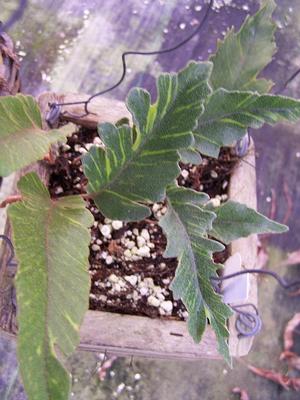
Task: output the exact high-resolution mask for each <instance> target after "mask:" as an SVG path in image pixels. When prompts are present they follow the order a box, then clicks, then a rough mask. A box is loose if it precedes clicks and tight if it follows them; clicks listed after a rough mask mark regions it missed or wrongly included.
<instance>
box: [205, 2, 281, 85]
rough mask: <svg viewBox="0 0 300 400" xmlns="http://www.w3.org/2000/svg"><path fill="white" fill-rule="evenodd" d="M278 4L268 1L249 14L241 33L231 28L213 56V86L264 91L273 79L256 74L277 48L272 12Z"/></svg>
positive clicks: (266, 63)
mask: <svg viewBox="0 0 300 400" xmlns="http://www.w3.org/2000/svg"><path fill="white" fill-rule="evenodd" d="M275 7H276V5H275V2H274V1H273V0H267V1H266V2H264V5H263V6H262V7H261V9H260V10H259V11H258V12H257V13H256V14H255V15H254V16H252V17H248V18H247V19H246V20H245V22H244V23H243V25H242V27H241V29H240V31H239V32H237V33H235V32H234V30H233V29H231V30H230V31H229V32H228V34H227V35H226V37H225V39H224V41H219V42H218V49H217V52H216V54H215V55H214V56H212V57H211V61H212V62H213V65H214V66H213V71H212V75H211V83H212V86H213V88H214V89H218V88H225V89H228V90H243V91H247V90H251V91H258V92H260V93H265V92H268V91H269V90H270V88H271V87H272V82H271V81H267V80H265V79H257V75H258V74H259V73H260V72H261V71H262V70H263V68H265V67H266V65H268V64H269V62H271V60H272V56H273V54H274V53H275V51H276V43H275V37H274V33H275V29H276V25H275V23H274V22H273V21H272V14H273V11H274V9H275Z"/></svg>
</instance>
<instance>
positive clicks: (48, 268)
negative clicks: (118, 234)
mask: <svg viewBox="0 0 300 400" xmlns="http://www.w3.org/2000/svg"><path fill="white" fill-rule="evenodd" d="M18 187H19V189H20V191H21V194H22V199H23V200H22V201H21V202H18V203H15V204H12V205H10V207H9V210H8V213H9V217H10V221H11V222H12V227H13V242H14V246H15V249H16V256H17V259H18V261H19V269H18V273H17V277H16V290H17V302H18V323H19V334H18V356H19V363H20V370H21V374H22V379H23V383H24V386H25V388H26V393H27V395H28V397H29V398H30V399H39V400H53V399H55V400H65V399H67V398H68V394H69V389H70V377H69V374H68V372H67V371H66V370H65V369H64V367H63V365H62V364H61V363H60V362H59V361H58V359H57V355H56V351H55V349H54V346H55V347H56V348H57V349H59V351H60V352H61V353H62V354H64V355H66V356H67V355H70V354H71V353H72V352H73V350H74V349H75V346H76V345H77V344H78V341H79V327H80V324H81V322H82V319H83V316H84V313H85V311H86V310H87V308H88V296H89V289H90V280H89V274H88V255H89V242H90V234H89V231H88V229H87V228H88V227H89V226H91V225H92V223H93V218H92V215H91V214H90V212H89V211H88V210H87V209H86V208H85V203H84V201H83V200H82V199H81V198H80V197H79V196H69V197H65V198H62V199H59V200H56V201H54V200H51V199H50V196H49V193H48V191H47V189H46V187H45V186H44V185H43V183H42V182H41V181H40V179H39V178H38V176H37V175H36V174H35V173H30V174H28V175H25V176H24V177H23V178H21V180H20V181H19V184H18Z"/></svg>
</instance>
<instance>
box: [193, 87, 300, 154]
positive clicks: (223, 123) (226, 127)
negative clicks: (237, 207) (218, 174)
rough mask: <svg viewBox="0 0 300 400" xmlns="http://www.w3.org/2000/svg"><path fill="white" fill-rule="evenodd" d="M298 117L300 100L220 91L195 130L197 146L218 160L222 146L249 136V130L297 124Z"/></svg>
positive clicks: (216, 92) (202, 151)
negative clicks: (246, 135)
mask: <svg viewBox="0 0 300 400" xmlns="http://www.w3.org/2000/svg"><path fill="white" fill-rule="evenodd" d="M299 118H300V101H299V100H295V99H292V98H289V97H284V96H275V95H269V94H266V95H259V94H257V93H253V92H239V91H234V92H229V91H227V90H225V89H218V90H216V91H215V92H214V93H213V94H212V95H211V96H210V98H209V100H208V102H207V104H206V107H205V111H204V113H203V114H202V115H201V117H200V118H199V121H198V126H197V128H196V129H195V130H194V137H195V147H196V148H197V149H198V150H199V151H201V153H204V154H207V155H209V156H211V157H217V156H218V154H219V151H220V147H222V146H231V145H233V144H234V143H235V142H236V141H237V140H239V139H241V138H242V137H243V136H244V135H245V134H246V133H247V128H255V129H257V128H260V127H261V126H262V125H263V124H264V123H268V124H271V125H273V124H276V123H277V122H283V121H290V122H296V121H297V120H298V119H299Z"/></svg>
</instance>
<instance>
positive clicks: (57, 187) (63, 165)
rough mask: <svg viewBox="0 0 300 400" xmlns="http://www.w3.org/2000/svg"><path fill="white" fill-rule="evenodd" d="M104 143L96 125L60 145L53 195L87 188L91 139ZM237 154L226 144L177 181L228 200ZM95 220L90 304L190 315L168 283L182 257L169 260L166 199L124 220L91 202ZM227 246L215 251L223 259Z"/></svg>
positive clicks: (106, 308) (184, 166)
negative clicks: (136, 218)
mask: <svg viewBox="0 0 300 400" xmlns="http://www.w3.org/2000/svg"><path fill="white" fill-rule="evenodd" d="M93 143H94V144H96V145H98V146H101V141H100V140H99V137H98V134H97V132H96V130H87V129H80V130H79V131H78V132H76V133H74V134H73V135H72V136H71V137H70V138H69V139H68V141H67V144H66V145H62V146H61V147H60V148H59V152H58V155H57V157H56V161H55V164H54V165H53V166H52V167H51V174H50V181H49V190H50V193H51V196H52V197H61V196H66V195H71V194H80V193H84V192H85V187H86V184H87V180H86V178H85V177H84V175H83V172H82V167H81V156H82V154H83V153H85V152H86V151H87V150H88V149H89V148H90V147H91V145H92V144H93ZM237 161H238V158H237V157H236V156H235V154H234V152H233V150H231V149H230V148H223V149H222V150H221V152H220V156H219V158H218V159H217V160H216V159H213V158H210V157H203V163H202V164H201V165H199V166H196V165H191V164H182V163H181V165H180V166H181V170H182V172H181V175H180V176H179V178H178V184H179V185H182V186H185V187H189V188H193V189H195V190H197V191H202V192H206V193H207V194H208V195H209V196H210V197H211V198H215V200H216V201H217V202H220V201H221V202H222V201H225V200H226V199H227V190H228V183H229V180H230V175H231V174H232V171H233V169H234V168H235V166H236V163H237ZM87 207H88V208H89V210H90V211H91V212H92V214H93V216H94V219H95V223H94V225H93V227H92V228H91V245H90V256H89V261H90V276H91V282H92V284H91V291H90V309H92V310H101V311H110V312H118V313H123V314H135V315H146V316H149V317H158V316H163V317H165V318H176V319H178V318H179V319H186V318H187V312H186V309H185V307H184V305H183V304H182V302H181V301H178V300H176V301H174V299H173V296H172V291H171V290H170V288H169V285H170V283H171V281H172V279H173V277H174V274H175V270H176V267H177V260H176V259H174V258H169V259H166V258H164V257H163V252H164V250H165V248H166V242H167V241H166V237H165V235H164V234H163V232H162V229H161V228H160V227H159V225H158V220H159V218H160V217H161V216H163V215H164V213H165V212H166V207H165V205H164V204H162V203H155V204H153V206H152V214H151V216H150V217H149V218H148V219H146V220H143V221H140V222H131V223H122V222H121V221H110V220H108V219H106V218H105V217H104V216H103V215H102V214H101V213H100V212H99V210H98V209H97V208H96V207H95V205H94V204H93V202H92V201H90V200H89V201H87ZM227 257H228V252H227V249H225V250H224V251H223V252H222V253H218V254H215V256H214V259H215V261H216V262H218V263H223V262H224V261H225V260H226V258H227Z"/></svg>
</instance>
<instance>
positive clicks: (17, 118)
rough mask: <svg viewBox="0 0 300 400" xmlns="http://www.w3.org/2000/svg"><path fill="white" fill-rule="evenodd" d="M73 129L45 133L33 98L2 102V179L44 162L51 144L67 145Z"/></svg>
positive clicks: (0, 160)
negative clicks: (60, 142)
mask: <svg viewBox="0 0 300 400" xmlns="http://www.w3.org/2000/svg"><path fill="white" fill-rule="evenodd" d="M73 130H74V129H73V128H72V126H71V125H67V126H65V127H63V128H60V129H54V130H50V131H45V130H43V128H42V118H41V113H40V110H39V107H38V104H37V103H36V101H35V100H34V98H33V97H31V96H23V95H21V94H18V95H16V96H6V97H1V98H0V176H7V175H9V174H11V173H12V172H14V171H17V170H18V169H20V168H23V167H25V166H26V165H29V164H31V163H33V162H35V161H38V160H40V159H42V158H43V156H44V155H45V154H47V152H48V151H49V148H50V146H51V144H53V143H56V142H58V141H65V139H66V137H67V136H68V135H69V134H71V133H72V132H73Z"/></svg>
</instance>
